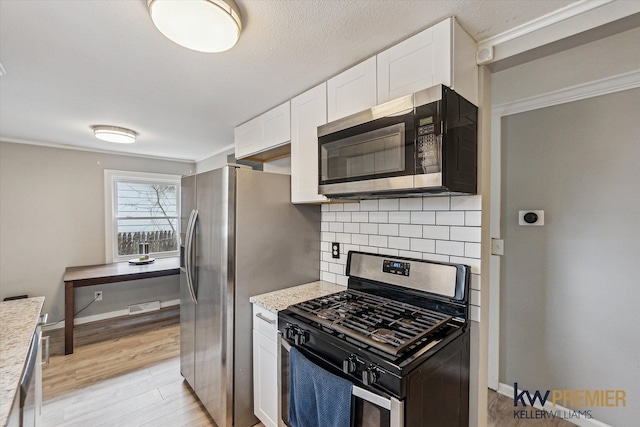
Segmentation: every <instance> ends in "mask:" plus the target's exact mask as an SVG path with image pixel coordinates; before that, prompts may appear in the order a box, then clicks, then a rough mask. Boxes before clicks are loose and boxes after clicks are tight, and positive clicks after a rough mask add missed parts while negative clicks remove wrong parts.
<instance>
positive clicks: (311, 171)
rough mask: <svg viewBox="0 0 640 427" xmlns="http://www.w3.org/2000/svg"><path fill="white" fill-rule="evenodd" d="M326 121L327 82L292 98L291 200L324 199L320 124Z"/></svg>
mask: <svg viewBox="0 0 640 427" xmlns="http://www.w3.org/2000/svg"><path fill="white" fill-rule="evenodd" d="M325 123H327V84H326V83H322V84H320V85H318V86H316V87H314V88H313V89H311V90H308V91H307V92H305V93H303V94H302V95H298V96H296V97H295V98H293V99H292V100H291V201H292V202H293V203H308V202H322V201H327V200H328V199H327V198H326V197H324V196H322V195H319V194H318V126H320V125H323V124H325Z"/></svg>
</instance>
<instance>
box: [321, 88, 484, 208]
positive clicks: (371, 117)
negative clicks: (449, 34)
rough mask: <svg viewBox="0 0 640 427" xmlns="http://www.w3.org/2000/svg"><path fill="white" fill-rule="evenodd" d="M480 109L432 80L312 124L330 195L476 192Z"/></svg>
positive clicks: (323, 180)
mask: <svg viewBox="0 0 640 427" xmlns="http://www.w3.org/2000/svg"><path fill="white" fill-rule="evenodd" d="M477 117H478V108H477V107H476V106H475V105H473V104H471V103H470V102H469V101H467V100H466V99H464V98H463V97H461V96H460V95H458V94H457V93H456V92H455V91H453V90H451V89H449V88H448V87H446V86H443V85H438V86H434V87H431V88H429V89H425V90H422V91H420V92H416V93H414V94H411V95H407V96H405V97H402V98H399V99H396V100H394V101H390V102H387V103H385V104H382V105H378V106H376V107H373V108H371V109H368V110H365V111H362V112H360V113H356V114H353V115H351V116H348V117H345V118H342V119H340V120H337V121H334V122H331V123H327V124H326V125H322V126H320V127H318V150H319V152H318V162H319V171H320V174H319V175H320V176H319V187H318V189H319V192H320V194H324V195H326V196H328V197H331V198H376V197H390V196H393V195H405V196H406V195H416V196H418V195H422V194H475V193H476V189H477Z"/></svg>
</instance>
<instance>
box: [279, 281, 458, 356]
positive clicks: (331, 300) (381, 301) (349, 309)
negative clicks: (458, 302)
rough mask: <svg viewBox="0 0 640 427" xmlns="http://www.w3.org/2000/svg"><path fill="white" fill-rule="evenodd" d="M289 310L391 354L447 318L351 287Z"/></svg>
mask: <svg viewBox="0 0 640 427" xmlns="http://www.w3.org/2000/svg"><path fill="white" fill-rule="evenodd" d="M289 310H291V311H293V312H295V313H297V314H299V315H301V316H303V317H305V318H307V319H310V320H313V321H316V322H318V323H320V324H321V325H323V326H325V327H327V328H330V329H332V330H334V331H337V332H341V333H343V334H345V335H346V336H348V337H351V338H353V339H356V340H358V341H361V342H363V343H365V344H368V345H370V346H372V347H375V348H377V349H379V350H382V351H384V352H386V353H389V354H393V355H398V354H400V353H402V352H403V351H404V350H405V349H406V348H407V347H409V346H411V345H412V344H414V343H416V342H417V341H419V340H420V339H422V338H423V337H425V336H426V335H427V334H429V333H431V332H433V331H435V330H436V329H438V328H439V327H440V326H442V325H444V324H445V323H447V322H448V321H449V320H451V316H448V315H446V314H442V313H438V312H435V311H432V310H427V309H424V308H420V307H416V306H414V305H411V304H406V303H403V302H399V301H395V300H392V299H388V298H384V297H380V296H377V295H372V294H367V293H364V292H360V291H356V290H353V289H348V290H346V291H343V292H340V293H337V294H333V295H328V296H325V297H320V298H316V299H313V300H310V301H305V302H303V303H300V304H296V305H294V306H291V307H289Z"/></svg>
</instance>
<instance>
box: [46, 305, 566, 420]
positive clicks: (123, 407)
mask: <svg viewBox="0 0 640 427" xmlns="http://www.w3.org/2000/svg"><path fill="white" fill-rule="evenodd" d="M46 334H49V335H51V345H52V347H51V350H52V354H54V355H53V356H52V357H51V363H50V364H49V365H46V366H44V367H43V399H44V404H43V409H42V411H43V425H44V426H46V427H52V426H78V427H94V426H109V427H113V426H118V427H139V426H154V427H156V426H159V427H161V426H167V427H177V426H189V427H192V426H193V427H201V426H202V427H215V423H214V422H213V420H212V419H211V418H210V417H209V415H208V414H207V412H206V411H205V409H204V408H203V407H202V405H201V404H200V403H199V401H198V400H197V399H196V397H195V396H194V395H193V393H192V391H191V389H190V388H189V386H188V385H186V382H185V381H184V379H183V378H182V376H181V375H180V359H179V357H180V326H179V318H178V309H177V308H170V309H164V310H160V311H158V312H154V313H150V314H146V315H138V316H127V317H123V318H118V319H110V320H106V321H102V322H94V323H91V324H86V325H79V326H77V327H76V329H75V351H74V354H71V355H68V356H63V353H64V352H63V345H62V343H63V336H62V330H60V329H58V330H54V331H50V332H46V333H45V335H46ZM488 409H489V420H488V426H489V427H570V426H573V424H571V423H568V422H566V421H562V420H555V421H545V420H520V419H514V417H513V400H512V399H510V398H508V397H506V396H501V395H499V394H497V393H495V392H493V391H491V390H490V391H489V408H488ZM255 427H264V426H263V425H262V424H258V425H257V426H255ZM407 427H409V426H407Z"/></svg>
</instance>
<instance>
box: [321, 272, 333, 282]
mask: <svg viewBox="0 0 640 427" xmlns="http://www.w3.org/2000/svg"><path fill="white" fill-rule="evenodd" d="M320 280H324V281H326V282H331V283H336V275H335V274H334V273H329V272H328V271H321V272H320Z"/></svg>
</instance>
